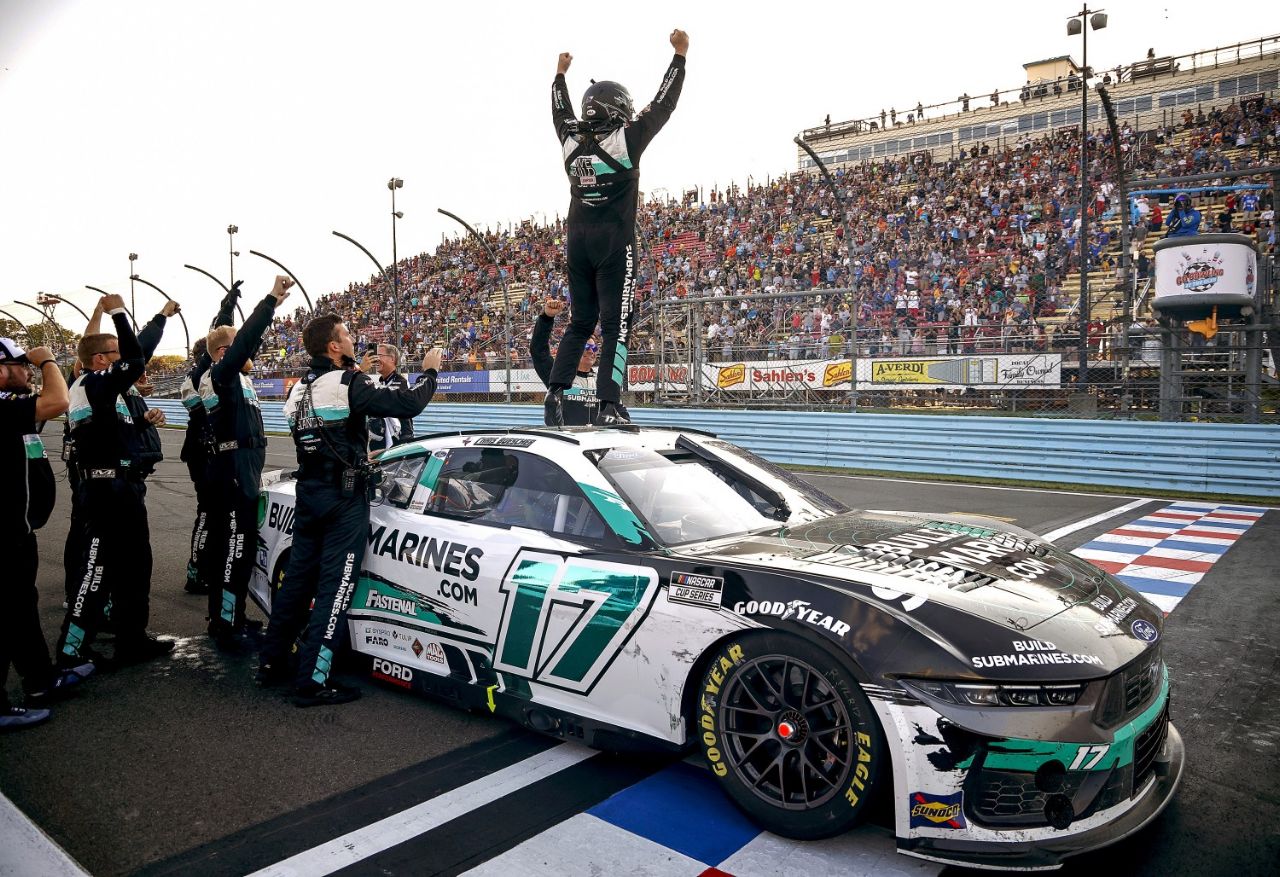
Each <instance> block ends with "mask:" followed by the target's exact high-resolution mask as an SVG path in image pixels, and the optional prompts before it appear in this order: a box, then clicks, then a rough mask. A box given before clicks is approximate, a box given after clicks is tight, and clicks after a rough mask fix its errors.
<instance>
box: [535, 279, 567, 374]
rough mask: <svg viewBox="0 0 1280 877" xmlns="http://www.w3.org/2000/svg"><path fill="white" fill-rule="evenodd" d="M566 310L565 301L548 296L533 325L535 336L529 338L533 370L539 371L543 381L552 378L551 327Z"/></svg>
mask: <svg viewBox="0 0 1280 877" xmlns="http://www.w3.org/2000/svg"><path fill="white" fill-rule="evenodd" d="M563 310H564V302H563V301H561V300H560V299H558V298H548V299H547V300H546V302H545V303H544V304H543V306H542V313H540V314H538V321H537V322H536V323H535V324H534V326H533V337H532V338H530V339H529V356H530V357H531V358H532V359H533V370H534V371H535V372H537V373H538V379H539V380H540V381H542V383H544V384H545V383H547V382H548V381H550V380H551V365H552V362H551V329H552V327H553V326H555V323H556V316H557V315H558V314H560V312H562V311H563Z"/></svg>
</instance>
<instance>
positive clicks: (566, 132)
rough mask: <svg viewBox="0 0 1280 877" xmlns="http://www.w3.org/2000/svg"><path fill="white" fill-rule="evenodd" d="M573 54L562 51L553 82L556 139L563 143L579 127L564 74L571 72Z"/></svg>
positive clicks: (553, 114)
mask: <svg viewBox="0 0 1280 877" xmlns="http://www.w3.org/2000/svg"><path fill="white" fill-rule="evenodd" d="M572 63H573V56H572V55H570V54H569V53H568V52H561V53H560V59H559V60H558V61H557V62H556V78H555V79H554V80H552V82H551V121H552V123H553V124H554V125H555V127H556V139H557V140H559V141H560V142H561V143H563V142H564V140H565V138H567V137H569V136H571V135H572V133H573V130H574V129H575V128H576V127H577V124H578V117H577V116H576V115H574V112H573V101H571V100H570V99H569V86H568V85H566V84H565V81H564V75H565V74H566V73H568V72H569V65H570V64H572Z"/></svg>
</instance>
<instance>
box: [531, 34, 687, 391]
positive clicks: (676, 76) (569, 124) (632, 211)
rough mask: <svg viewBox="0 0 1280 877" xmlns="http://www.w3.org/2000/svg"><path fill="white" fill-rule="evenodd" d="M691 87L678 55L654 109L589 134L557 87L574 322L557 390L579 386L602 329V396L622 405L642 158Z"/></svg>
mask: <svg viewBox="0 0 1280 877" xmlns="http://www.w3.org/2000/svg"><path fill="white" fill-rule="evenodd" d="M683 84H684V56H683V55H675V56H673V57H672V59H671V66H670V67H669V68H668V69H667V72H666V74H665V75H664V76H663V77H662V86H661V87H660V88H659V89H658V94H657V96H656V97H654V99H653V102H652V103H651V104H649V106H648V107H646V108H645V109H644V110H642V111H641V112H640V115H639V116H637V117H636V119H635V120H634V121H632V122H629V123H627V124H626V125H623V126H622V127H620V128H614V129H613V130H610V131H595V132H593V131H588V130H587V129H586V128H585V127H584V126H582V125H581V124H580V123H579V122H578V120H577V118H576V117H575V116H574V113H573V106H572V104H571V103H570V102H569V91H568V88H567V86H566V85H565V81H564V75H563V74H557V76H556V78H555V81H554V82H553V83H552V84H551V117H552V120H553V121H554V122H555V126H556V138H557V139H558V140H559V141H560V147H561V150H562V153H563V156H564V162H565V173H567V174H568V175H569V190H570V192H571V195H572V197H571V198H570V202H569V219H568V241H567V244H566V247H565V255H566V258H567V261H568V272H569V292H570V296H571V299H572V308H573V312H572V319H571V321H570V323H569V329H568V331H567V332H565V335H564V340H563V341H561V342H560V349H559V351H558V352H557V353H556V360H555V365H554V366H553V367H552V369H551V378H550V381H549V386H551V387H552V388H564V387H568V386H570V385H572V384H573V378H574V374H575V372H576V371H577V366H578V360H579V359H580V358H581V357H582V348H583V347H584V346H585V345H586V343H587V340H588V339H589V338H590V337H591V336H592V334H594V332H595V328H596V322H597V321H599V323H600V332H601V334H602V336H603V338H604V343H603V347H602V349H601V351H600V367H599V377H598V379H597V381H596V387H597V394H598V395H599V397H600V400H601V401H604V402H615V403H616V402H618V401H619V400H620V399H621V398H622V383H623V379H624V378H625V376H626V373H627V344H628V336H629V332H630V328H631V317H632V308H633V306H634V303H635V269H636V264H635V262H636V258H637V256H636V246H635V238H636V207H637V205H638V203H639V198H640V188H639V187H640V156H641V155H642V154H643V153H644V150H645V148H646V147H647V146H648V145H649V142H650V141H651V140H653V138H654V136H655V135H656V134H657V133H658V132H659V131H660V130H662V126H663V125H665V124H666V123H667V119H669V118H671V113H672V111H673V110H675V108H676V101H677V100H678V99H679V98H680V89H681V87H682V86H683Z"/></svg>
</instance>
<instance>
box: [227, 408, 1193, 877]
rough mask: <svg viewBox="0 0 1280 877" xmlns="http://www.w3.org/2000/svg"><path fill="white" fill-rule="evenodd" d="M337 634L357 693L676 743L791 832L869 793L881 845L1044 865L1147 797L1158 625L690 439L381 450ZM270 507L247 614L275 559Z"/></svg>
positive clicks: (520, 434) (1003, 539) (963, 536)
mask: <svg viewBox="0 0 1280 877" xmlns="http://www.w3.org/2000/svg"><path fill="white" fill-rule="evenodd" d="M379 468H380V469H381V471H382V473H383V475H384V480H383V482H382V485H381V487H380V488H379V495H378V498H377V500H376V503H375V507H374V509H373V513H372V522H371V527H370V532H369V542H368V549H367V551H366V554H365V558H364V564H363V568H362V570H361V575H360V580H359V586H358V588H357V589H356V592H355V595H354V597H353V598H352V601H351V606H350V614H349V625H350V641H351V646H352V648H353V649H354V650H355V652H356V653H357V654H358V655H360V656H362V657H363V659H364V660H365V661H366V662H368V665H369V666H371V669H372V673H373V675H374V676H375V677H377V678H378V679H381V680H384V681H385V682H388V683H391V684H393V685H398V686H401V687H403V688H406V689H411V690H414V691H416V692H420V693H426V694H430V695H434V696H437V697H442V698H445V699H447V700H449V701H450V702H453V703H455V704H458V705H460V706H464V707H470V708H476V709H484V710H489V711H491V712H494V713H498V714H501V715H504V716H508V717H510V718H512V719H514V720H516V721H518V722H520V723H521V724H523V725H525V726H527V727H529V728H532V729H534V730H537V731H540V732H543V733H546V734H551V735H556V736H559V737H563V738H565V739H574V740H581V741H583V742H585V743H586V744H588V745H591V746H597V747H602V748H608V749H625V748H628V747H634V746H636V745H637V744H646V745H652V744H657V745H660V746H665V747H669V748H671V749H681V748H684V747H692V746H698V747H701V751H702V753H703V755H704V756H705V758H706V762H707V765H708V767H709V768H710V770H711V771H712V773H714V774H715V776H716V777H718V779H719V782H720V783H721V784H722V786H723V788H724V790H725V792H726V793H728V794H729V796H730V797H731V798H732V799H733V800H734V801H735V802H736V803H737V804H738V805H739V806H740V807H741V808H742V809H743V810H745V811H746V812H747V813H748V814H750V815H751V816H752V817H753V818H755V819H756V820H757V821H758V822H759V824H760V825H761V826H763V827H764V828H766V829H768V830H770V831H773V832H776V833H778V834H781V835H785V836H788V837H793V838H817V837H824V836H830V835H833V834H836V833H838V832H842V831H845V830H846V829H848V828H850V827H851V826H853V825H854V824H855V823H857V822H858V821H859V819H860V818H862V817H863V816H864V815H865V813H866V810H867V806H868V802H869V801H870V800H871V799H872V797H873V795H875V794H876V793H880V794H884V795H890V796H892V800H893V807H894V813H895V817H894V823H895V832H896V835H897V843H898V849H899V850H900V851H902V852H904V853H909V854H912V855H916V856H921V857H925V858H930V859H936V860H939V861H946V862H956V863H964V864H971V865H981V866H987V867H1008V868H1023V869H1025V868H1041V867H1045V868H1048V867H1055V866H1057V865H1059V864H1061V862H1062V860H1063V859H1064V857H1066V856H1069V855H1073V854H1075V853H1080V852H1083V851H1085V850H1090V849H1096V848H1098V847H1101V846H1104V845H1106V844H1110V843H1113V842H1115V841H1117V840H1119V839H1120V838H1123V837H1125V836H1126V835H1129V834H1131V833H1132V832H1134V831H1137V830H1138V829H1139V828H1141V827H1142V826H1144V825H1145V824H1147V823H1148V822H1149V821H1150V820H1152V819H1153V818H1155V817H1156V816H1157V814H1159V813H1160V812H1161V810H1162V809H1163V808H1164V807H1165V805H1166V804H1168V803H1169V801H1170V799H1171V798H1172V796H1173V793H1174V790H1175V789H1176V787H1177V785H1178V781H1179V779H1180V777H1181V774H1182V768H1183V760H1184V750H1183V745H1182V740H1181V738H1180V737H1179V735H1178V733H1177V731H1176V730H1175V729H1174V727H1173V725H1171V724H1170V722H1169V676H1168V671H1167V669H1166V667H1165V664H1164V661H1163V660H1162V659H1161V649H1160V646H1161V643H1160V637H1161V631H1162V627H1163V615H1162V613H1161V612H1160V611H1159V610H1158V609H1157V608H1156V607H1154V606H1153V605H1151V604H1150V603H1148V602H1147V601H1146V600H1145V599H1143V598H1142V596H1140V595H1139V594H1138V593H1136V592H1134V591H1132V590H1130V589H1129V588H1127V587H1126V586H1125V585H1123V584H1121V583H1120V582H1118V581H1117V580H1116V579H1114V578H1113V577H1111V576H1110V575H1108V574H1107V573H1105V572H1103V571H1101V570H1098V569H1096V568H1094V567H1093V566H1091V565H1089V564H1088V563H1086V562H1084V561H1082V560H1079V559H1077V558H1075V557H1073V556H1071V555H1070V554H1068V553H1067V552H1065V551H1062V550H1060V549H1057V548H1055V547H1053V546H1052V545H1051V544H1048V543H1046V542H1044V541H1042V540H1040V539H1038V538H1037V537H1036V536H1035V535H1034V534H1032V533H1029V532H1027V531H1025V530H1021V529H1019V528H1016V527H1012V526H1009V525H1006V524H1001V523H996V522H993V521H991V520H989V519H985V518H971V517H963V516H955V515H927V514H905V513H898V512H875V511H850V510H849V509H848V508H846V507H845V506H844V505H842V504H841V503H840V502H838V501H836V500H834V499H832V498H831V497H828V496H826V495H824V494H822V493H821V492H820V491H818V490H816V489H814V488H813V487H812V486H810V485H808V484H806V483H805V482H803V481H801V480H799V479H798V478H796V477H795V476H793V475H791V474H790V473H788V472H786V471H784V470H782V469H779V468H777V467H775V466H773V465H772V464H770V463H768V462H766V461H764V460H762V459H760V458H758V457H756V456H755V455H753V454H751V453H750V452H748V451H745V450H743V449H741V448H739V447H736V446H734V445H732V444H730V443H728V442H725V441H722V440H719V439H717V438H715V437H714V436H713V435H710V434H708V433H704V432H699V431H696V430H671V429H649V428H639V427H623V428H610V429H593V428H579V429H561V430H551V429H511V430H509V431H505V432H502V431H499V432H494V431H488V432H460V433H449V434H441V435H434V436H429V437H427V438H425V439H423V440H421V441H417V442H414V443H412V444H408V445H404V446H400V447H397V448H394V449H392V450H391V451H389V452H388V453H386V454H385V455H384V456H383V457H382V459H381V461H380V463H379ZM293 503H294V485H293V483H292V482H291V481H289V480H287V478H286V479H282V480H278V481H276V482H274V483H272V484H270V485H268V486H267V487H266V488H265V490H264V494H263V500H262V510H261V518H262V521H261V527H260V532H261V538H260V545H259V552H258V558H257V570H256V574H255V578H254V582H253V585H252V593H253V596H254V598H255V599H256V600H257V601H258V602H259V603H260V604H261V605H262V606H263V608H264V610H267V611H269V610H270V604H271V596H272V593H273V589H274V588H275V587H278V585H279V582H280V580H281V577H282V576H283V573H284V569H285V567H286V566H287V564H288V554H289V548H290V544H291V535H290V534H291V531H292V520H293Z"/></svg>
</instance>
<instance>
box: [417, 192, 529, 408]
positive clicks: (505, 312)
mask: <svg viewBox="0 0 1280 877" xmlns="http://www.w3.org/2000/svg"><path fill="white" fill-rule="evenodd" d="M436 212H437V213H443V214H444V215H445V216H447V217H449V218H450V219H452V220H453V221H454V222H456V223H458V225H460V226H462V227H463V228H465V229H466V230H467V231H468V232H470V233H471V236H472V237H474V238H475V239H476V240H478V241H479V242H480V246H482V247H484V251H485V252H486V253H488V254H489V259H490V261H492V262H493V268H494V270H495V271H497V272H498V282H499V283H501V284H502V334H503V339H502V347H503V361H504V362H505V363H506V368H507V402H508V403H509V402H510V401H511V294H510V292H509V290H508V289H507V278H506V277H505V276H504V275H503V273H502V266H501V265H499V264H498V254H497V253H495V252H494V251H493V247H491V246H489V242H488V241H486V240H485V239H484V238H482V237H481V236H480V233H479V232H478V231H476V230H475V229H474V228H472V227H471V226H470V225H468V224H467V221H466V220H465V219H463V218H462V217H460V216H458V215H457V214H456V213H450V212H449V211H448V210H445V209H444V208H443V207H437V208H436Z"/></svg>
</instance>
